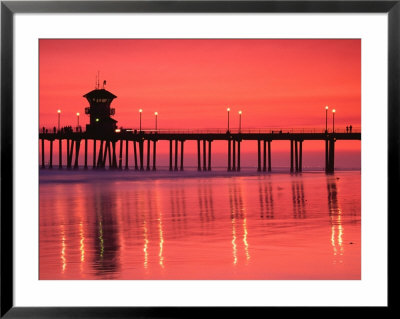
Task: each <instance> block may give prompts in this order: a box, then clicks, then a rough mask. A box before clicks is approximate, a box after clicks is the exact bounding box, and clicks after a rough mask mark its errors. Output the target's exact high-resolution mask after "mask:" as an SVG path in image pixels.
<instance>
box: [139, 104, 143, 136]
mask: <svg viewBox="0 0 400 319" xmlns="http://www.w3.org/2000/svg"><path fill="white" fill-rule="evenodd" d="M142 112H143V110H142V109H139V132H141V131H142Z"/></svg>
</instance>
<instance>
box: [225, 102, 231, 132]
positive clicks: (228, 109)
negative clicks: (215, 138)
mask: <svg viewBox="0 0 400 319" xmlns="http://www.w3.org/2000/svg"><path fill="white" fill-rule="evenodd" d="M226 110H227V111H228V132H229V112H230V110H231V109H230V108H229V107H228V108H227V109H226Z"/></svg>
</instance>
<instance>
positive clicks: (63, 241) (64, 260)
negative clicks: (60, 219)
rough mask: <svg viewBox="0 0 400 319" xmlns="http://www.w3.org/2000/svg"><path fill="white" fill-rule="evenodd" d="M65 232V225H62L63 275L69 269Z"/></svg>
mask: <svg viewBox="0 0 400 319" xmlns="http://www.w3.org/2000/svg"><path fill="white" fill-rule="evenodd" d="M65 248H66V245H65V230H64V225H63V224H62V225H61V262H62V273H64V272H65V269H66V268H67V258H66V257H65Z"/></svg>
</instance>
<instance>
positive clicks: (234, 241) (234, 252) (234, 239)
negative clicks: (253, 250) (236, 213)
mask: <svg viewBox="0 0 400 319" xmlns="http://www.w3.org/2000/svg"><path fill="white" fill-rule="evenodd" d="M231 220H232V238H233V239H232V252H233V264H234V265H236V264H237V248H236V221H235V218H232V219H231Z"/></svg>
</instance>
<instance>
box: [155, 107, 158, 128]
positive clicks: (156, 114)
mask: <svg viewBox="0 0 400 319" xmlns="http://www.w3.org/2000/svg"><path fill="white" fill-rule="evenodd" d="M154 115H155V116H156V132H157V116H158V112H154Z"/></svg>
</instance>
